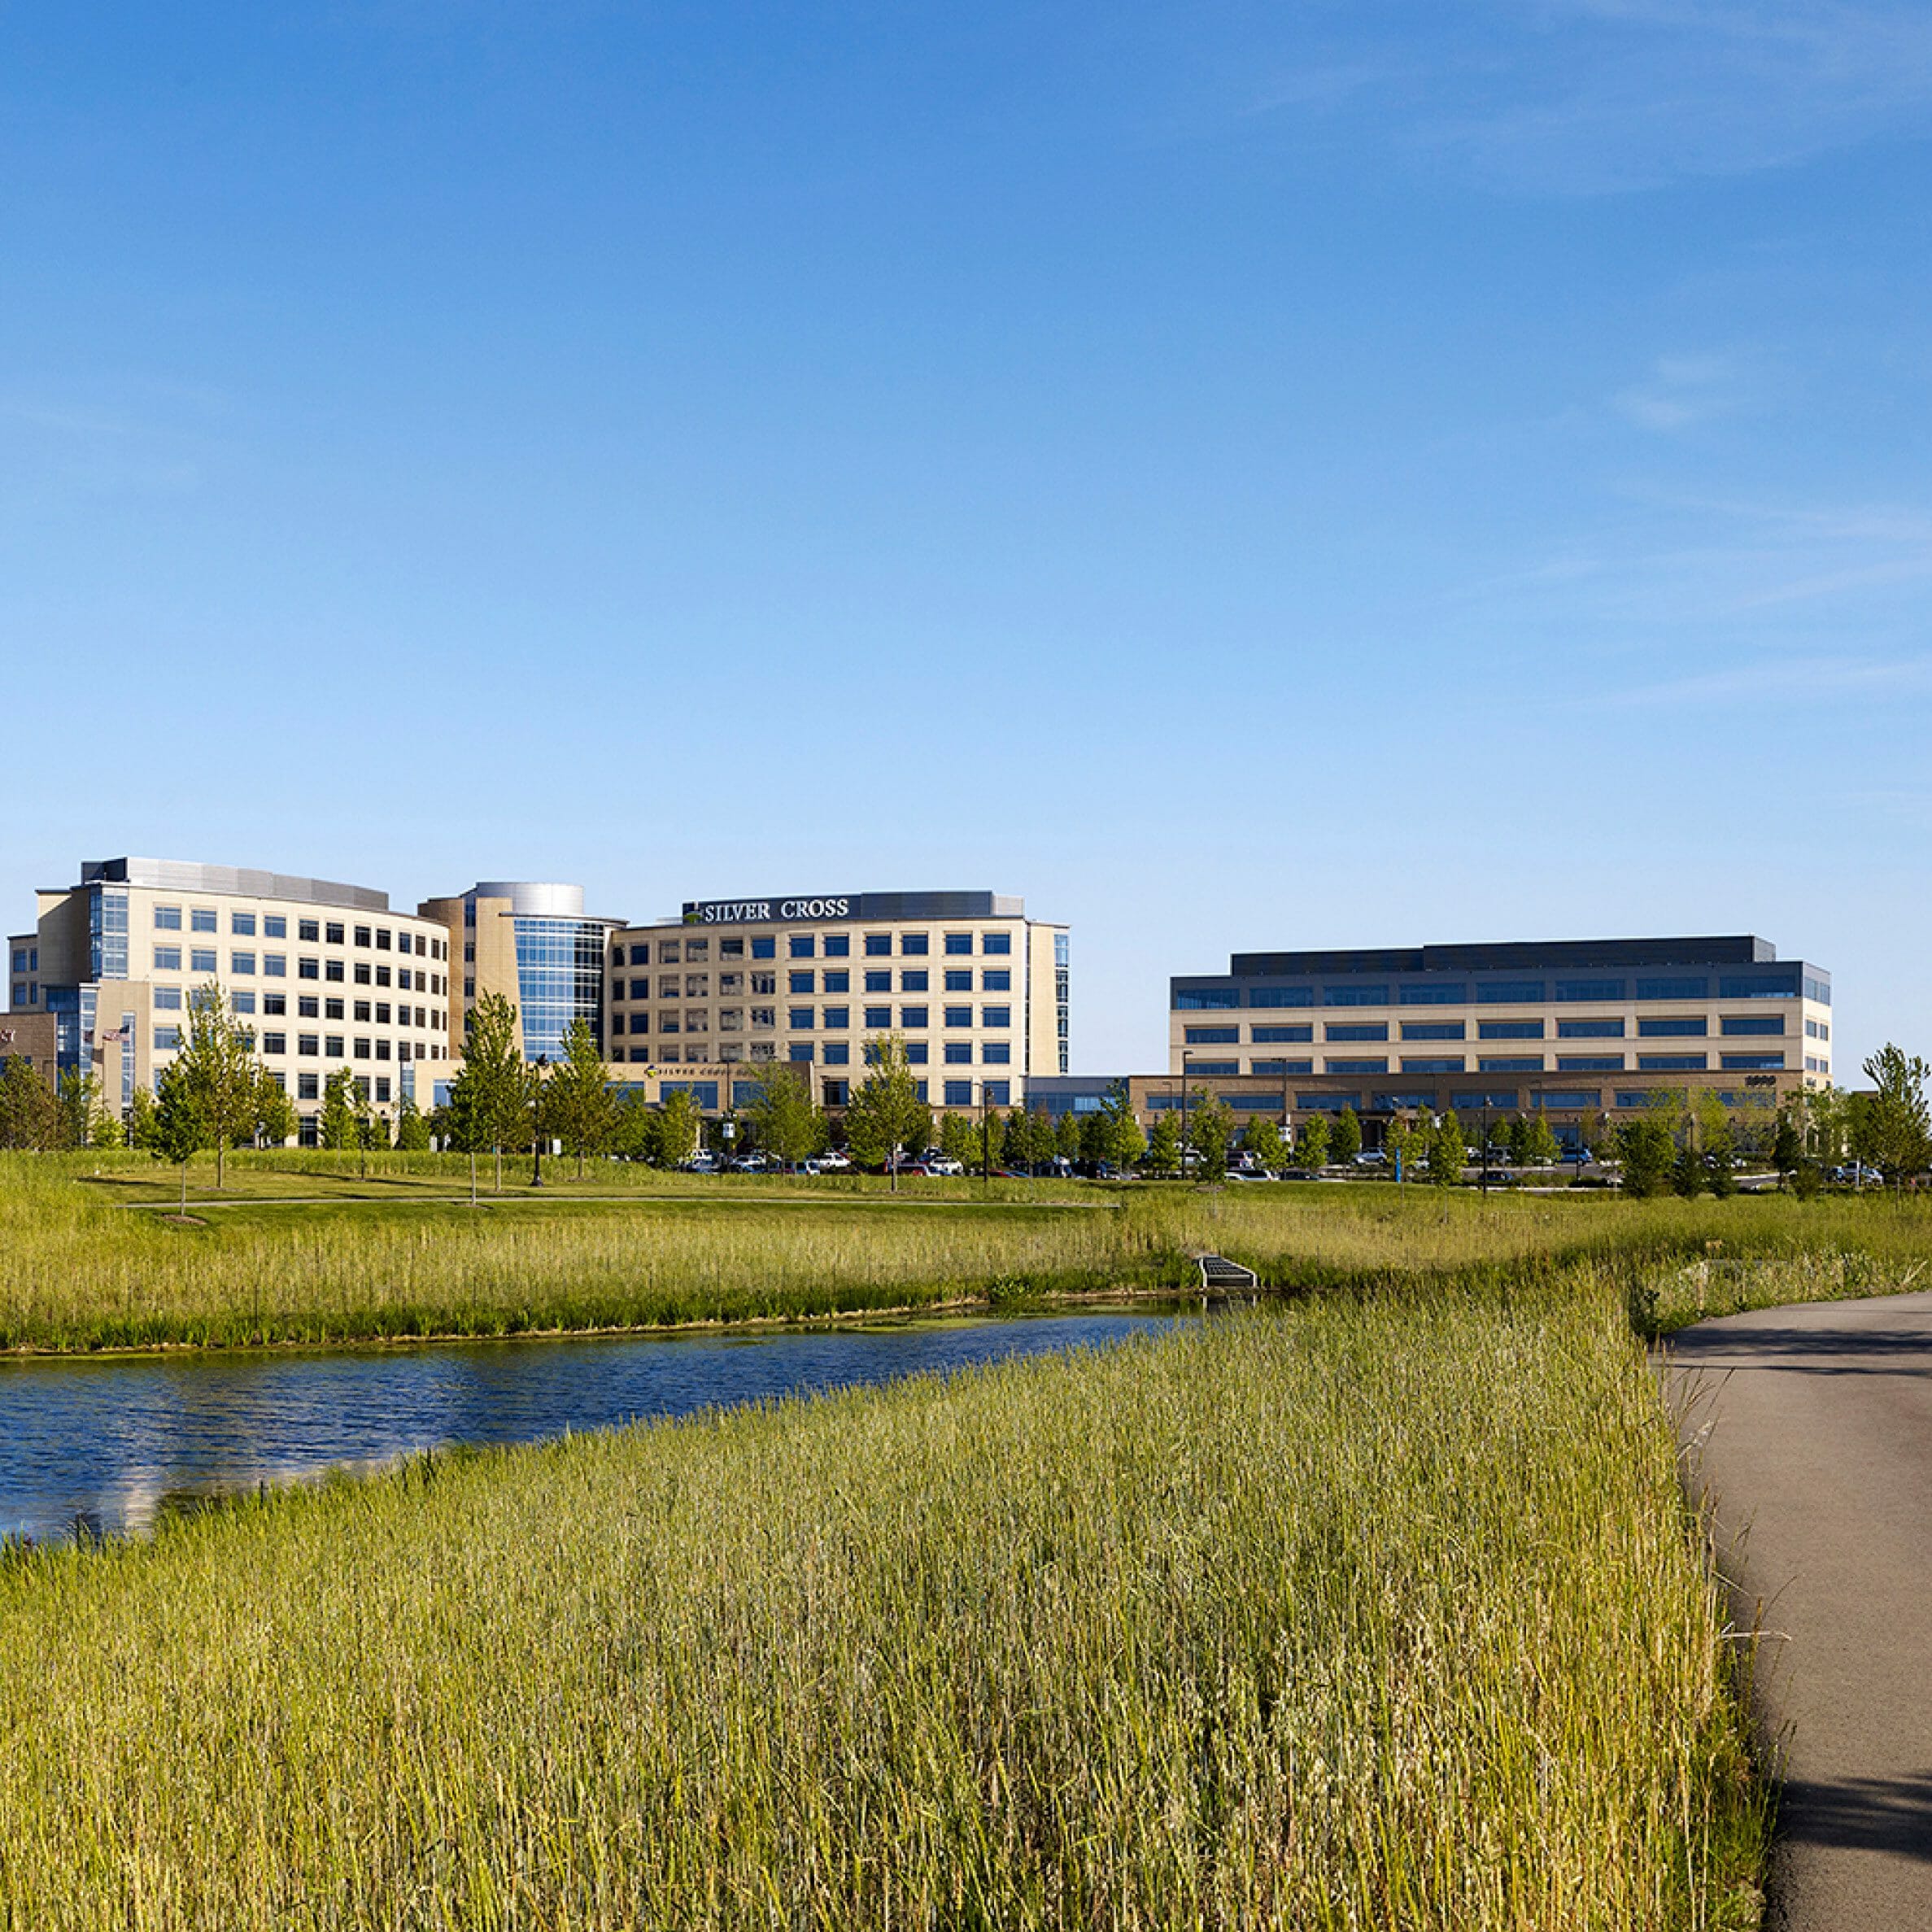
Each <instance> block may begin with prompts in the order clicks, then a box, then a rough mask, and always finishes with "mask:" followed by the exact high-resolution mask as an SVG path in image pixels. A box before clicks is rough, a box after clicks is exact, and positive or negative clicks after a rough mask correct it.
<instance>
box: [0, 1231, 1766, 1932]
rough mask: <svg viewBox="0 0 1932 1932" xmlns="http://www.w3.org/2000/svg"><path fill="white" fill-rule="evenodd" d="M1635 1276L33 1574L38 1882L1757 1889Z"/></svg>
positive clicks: (355, 1507)
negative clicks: (1631, 1310)
mask: <svg viewBox="0 0 1932 1932" xmlns="http://www.w3.org/2000/svg"><path fill="white" fill-rule="evenodd" d="M1699 1547H1700V1546H1699V1538H1698V1537H1697V1535H1696V1533H1695V1525H1694V1523H1692V1522H1691V1521H1690V1520H1688V1518H1687V1516H1686V1511H1685V1507H1684V1504H1683V1502H1682V1500H1681V1496H1680V1493H1679V1489H1678V1485H1677V1465H1676V1459H1675V1448H1674V1438H1673V1432H1672V1429H1671V1427H1670V1424H1669V1422H1668V1418H1667V1417H1666V1416H1665V1415H1664V1412H1663V1410H1662V1408H1661V1406H1660V1403H1659V1396H1658V1392H1657V1388H1656V1385H1655V1380H1654V1378H1653V1377H1652V1376H1651V1373H1650V1372H1649V1370H1648V1368H1647V1367H1646V1363H1645V1361H1644V1359H1643V1356H1642V1351H1641V1349H1640V1348H1639V1346H1638V1344H1637V1343H1636V1342H1635V1341H1633V1337H1632V1336H1631V1333H1630V1331H1629V1324H1628V1321H1627V1319H1626V1308H1625V1298H1624V1296H1623V1293H1622V1290H1621V1288H1620V1284H1619V1282H1618V1280H1617V1279H1616V1275H1615V1271H1612V1270H1607V1269H1605V1268H1603V1267H1595V1266H1590V1265H1584V1266H1580V1267H1576V1268H1573V1269H1570V1270H1568V1271H1558V1272H1556V1273H1554V1274H1552V1273H1550V1272H1549V1271H1546V1270H1525V1271H1524V1272H1523V1274H1522V1276H1521V1278H1520V1279H1518V1280H1515V1281H1513V1282H1511V1281H1507V1280H1503V1281H1498V1282H1497V1283H1494V1284H1491V1285H1489V1286H1487V1287H1479V1288H1470V1289H1462V1290H1456V1289H1440V1288H1421V1289H1413V1288H1412V1289H1399V1288H1398V1289H1389V1290H1388V1291H1387V1292H1385V1293H1380V1294H1376V1295H1337V1296H1332V1297H1317V1298H1311V1299H1309V1300H1306V1301H1302V1302H1293V1303H1289V1304H1285V1305H1276V1306H1272V1307H1266V1308H1263V1309H1261V1310H1258V1311H1253V1312H1250V1313H1246V1314H1242V1315H1229V1316H1221V1317H1215V1318H1213V1319H1208V1320H1206V1321H1202V1322H1197V1323H1191V1324H1187V1325H1186V1326H1185V1327H1184V1328H1182V1329H1181V1330H1180V1332H1175V1333H1174V1334H1172V1335H1171V1336H1168V1337H1164V1338H1162V1339H1159V1340H1154V1341H1137V1342H1135V1343H1132V1344H1129V1345H1124V1346H1123V1347H1121V1348H1119V1349H1117V1350H1110V1351H1108V1352H1106V1353H1105V1354H1097V1355H1081V1356H1075V1357H1071V1358H1067V1359H1054V1360H1047V1361H1039V1360H1036V1361H1031V1362H1025V1363H1011V1364H1007V1365H1005V1366H1002V1367H997V1368H994V1369H990V1370H986V1371H980V1372H974V1373H971V1374H970V1375H967V1376H962V1377H961V1378H959V1379H957V1380H953V1381H951V1382H946V1383H940V1382H934V1381H917V1382H914V1383H910V1384H905V1385H899V1386H896V1387H893V1388H890V1389H884V1390H877V1391H870V1392H864V1393H851V1394H847V1395H842V1396H839V1397H835V1398H829V1399H826V1400H822V1401H818V1402H812V1403H809V1404H804V1405H790V1406H783V1407H778V1408H766V1409H761V1410H757V1411H750V1412H741V1413H735V1414H730V1415H722V1416H719V1417H716V1418H712V1419H707V1420H701V1421H695V1422H689V1423H683V1424H663V1425H656V1426H646V1427H639V1428H633V1429H629V1430H626V1431H623V1432H621V1433H616V1434H613V1435H608V1436H600V1437H591V1438H577V1439H573V1440H569V1441H562V1442H558V1443H555V1444H552V1445H549V1446H541V1447H537V1448H531V1449H526V1450H515V1451H508V1452H491V1453H488V1454H477V1455H470V1456H459V1457H453V1458H448V1457H446V1458H438V1459H435V1460H434V1461H431V1462H426V1463H417V1464H414V1465H412V1466H411V1467H409V1468H406V1469H404V1470H403V1471H400V1472H397V1473H395V1474H394V1475H392V1476H387V1477H383V1478H378V1479H376V1480H373V1481H358V1482H347V1481H345V1482H342V1483H338V1484H335V1485H329V1486H328V1487H325V1488H324V1489H321V1490H312V1491H294V1492H290V1493H286V1494H271V1495H269V1496H268V1497H266V1498H260V1499H250V1500H247V1501H245V1502H241V1503H238V1504H237V1505H236V1506H235V1507H232V1508H229V1509H226V1510H223V1511H217V1512H216V1513H213V1514H211V1515H207V1516H200V1517H197V1518H194V1519H190V1520H185V1521H178V1522H175V1523H172V1524H169V1525H168V1527H166V1528H165V1529H164V1530H163V1532H162V1533H160V1534H159V1537H157V1538H156V1540H155V1542H153V1543H151V1544H136V1545H127V1546H115V1545H107V1546H97V1547H89V1548H85V1549H80V1550H75V1549H59V1550H39V1551H28V1552H21V1553H16V1554H15V1556H14V1557H13V1558H12V1559H11V1560H10V1561H9V1562H7V1563H6V1564H5V1565H4V1566H3V1567H0V1655H6V1656H7V1658H8V1659H10V1660H11V1663H10V1668H9V1669H8V1670H7V1671H6V1672H5V1673H0V1819H4V1821H5V1830H4V1831H3V1832H0V1924H4V1925H7V1926H9V1927H17V1928H27V1927H33V1928H35V1929H36V1932H38V1929H40V1928H64V1927H69V1926H72V1927H81V1926H88V1927H94V1926H107V1925H114V1926H116V1927H122V1928H147V1927H207V1926H216V1925H220V1926H223V1927H236V1928H263V1929H264V1932H265V1929H266V1928H268V1927H275V1928H277V1929H278V1932H279V1929H281V1928H289V1927H316V1928H321V1927H325V1926H327V1927H336V1928H361V1927H369V1928H376V1927H385V1928H387V1927H403V1926H408V1927H416V1926H424V1927H448V1928H456V1927H464V1928H473V1927H505V1928H508V1927H532V1928H535V1927H543V1928H552V1927H573V1928H591V1927H609V1928H617V1927H629V1926H634V1925H643V1926H664V1927H671V1926H678V1927H689V1926H717V1927H730V1928H739V1927H744V1926H748V1925H769V1926H787V1927H790V1926H800V1927H805V1926H811V1927H818V1928H827V1929H829V1928H844V1927H855V1928H856V1927H861V1926H864V1927H869V1928H870V1927H883V1926H885V1925H896V1926H903V1927H909V1928H910V1927H938V1926H945V1927H961V1926H983V1927H1024V1926H1053V1927H1073V1926H1079V1927H1096V1926H1098V1927H1108V1928H1123V1929H1124V1928H1133V1927H1222V1926H1254V1927H1260V1926H1295V1927H1311V1928H1319V1927H1329V1926H1335V1927H1341V1926H1350V1927H1354V1926H1363V1927H1368V1926H1378V1927H1380V1926H1402V1927H1410V1926H1440V1927H1444V1928H1455V1929H1456V1932H1467V1929H1469V1928H1483V1927H1506V1926H1507V1927H1520V1928H1524V1929H1530V1928H1534V1929H1536V1932H1555V1929H1560V1928H1566V1927H1585V1926H1588V1927H1629V1928H1633V1929H1635V1928H1642V1929H1643V1932H1659V1929H1668V1928H1675V1927H1684V1928H1690V1927H1694V1926H1695V1927H1719V1928H1722V1927H1742V1926H1745V1925H1750V1924H1751V1923H1753V1922H1755V1909H1756V1893H1755V1878H1756V1874H1757V1873H1758V1870H1759V1867H1760V1860H1761V1856H1762V1852H1763V1847H1764V1834H1765V1817H1766V1792H1765V1787H1764V1785H1763V1784H1762V1782H1760V1780H1759V1779H1758V1777H1756V1776H1755V1773H1754V1772H1753V1769H1752V1766H1751V1761H1750V1758H1749V1755H1748V1751H1747V1744H1746V1732H1745V1728H1744V1725H1743V1722H1742V1714H1741V1712H1742V1707H1741V1703H1740V1699H1739V1685H1738V1664H1740V1663H1741V1661H1742V1658H1741V1655H1740V1653H1739V1652H1738V1651H1737V1649H1736V1648H1735V1646H1729V1645H1727V1643H1726V1642H1725V1641H1724V1640H1723V1639H1722V1638H1720V1634H1719V1632H1720V1614H1719V1609H1718V1604H1717V1600H1716V1593H1715V1591H1714V1589H1713V1585H1712V1580H1711V1578H1710V1577H1709V1576H1708V1575H1707V1573H1706V1571H1705V1569H1704V1567H1703V1563H1702V1560H1701V1558H1700V1555H1699Z"/></svg>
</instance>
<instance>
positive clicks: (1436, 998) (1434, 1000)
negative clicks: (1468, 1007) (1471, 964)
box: [1398, 983, 1469, 1006]
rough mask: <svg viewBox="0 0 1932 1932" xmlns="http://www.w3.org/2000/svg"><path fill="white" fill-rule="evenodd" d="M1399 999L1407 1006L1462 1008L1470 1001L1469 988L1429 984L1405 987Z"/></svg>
mask: <svg viewBox="0 0 1932 1932" xmlns="http://www.w3.org/2000/svg"><path fill="white" fill-rule="evenodd" d="M1398 997H1399V998H1400V1000H1401V1001H1402V1005H1405V1006H1461V1005H1465V1004H1466V1003H1467V1002H1468V998H1469V988H1468V987H1467V986H1450V985H1437V984H1435V983H1425V984H1424V985H1421V986H1405V987H1403V988H1402V991H1401V992H1400V994H1399V995H1398Z"/></svg>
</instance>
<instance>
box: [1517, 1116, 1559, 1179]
mask: <svg viewBox="0 0 1932 1932" xmlns="http://www.w3.org/2000/svg"><path fill="white" fill-rule="evenodd" d="M1561 1153H1562V1149H1560V1148H1559V1147H1558V1145H1556V1136H1555V1134H1553V1133H1552V1132H1550V1123H1549V1122H1548V1121H1547V1120H1546V1119H1545V1118H1544V1117H1543V1114H1542V1112H1541V1111H1540V1110H1539V1111H1538V1112H1537V1113H1535V1114H1532V1115H1531V1117H1530V1119H1529V1131H1528V1132H1526V1133H1525V1135H1524V1142H1523V1152H1522V1154H1521V1156H1520V1159H1521V1161H1522V1162H1523V1165H1524V1167H1555V1165H1556V1162H1557V1159H1558V1157H1559V1155H1560V1154H1561Z"/></svg>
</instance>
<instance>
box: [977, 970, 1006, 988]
mask: <svg viewBox="0 0 1932 1932" xmlns="http://www.w3.org/2000/svg"><path fill="white" fill-rule="evenodd" d="M979 990H980V992H1012V991H1013V974H1012V970H1011V969H1010V968H1009V967H1006V966H988V968H987V969H986V970H985V971H984V972H983V973H982V974H981V975H979Z"/></svg>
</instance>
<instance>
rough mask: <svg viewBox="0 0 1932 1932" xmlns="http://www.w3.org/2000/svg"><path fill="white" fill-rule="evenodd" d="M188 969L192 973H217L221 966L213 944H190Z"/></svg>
mask: <svg viewBox="0 0 1932 1932" xmlns="http://www.w3.org/2000/svg"><path fill="white" fill-rule="evenodd" d="M188 970H189V971H190V972H191V973H210V974H212V973H216V972H219V971H220V967H219V966H217V965H216V953H215V949H214V948H213V947H212V946H190V948H189V949H188Z"/></svg>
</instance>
